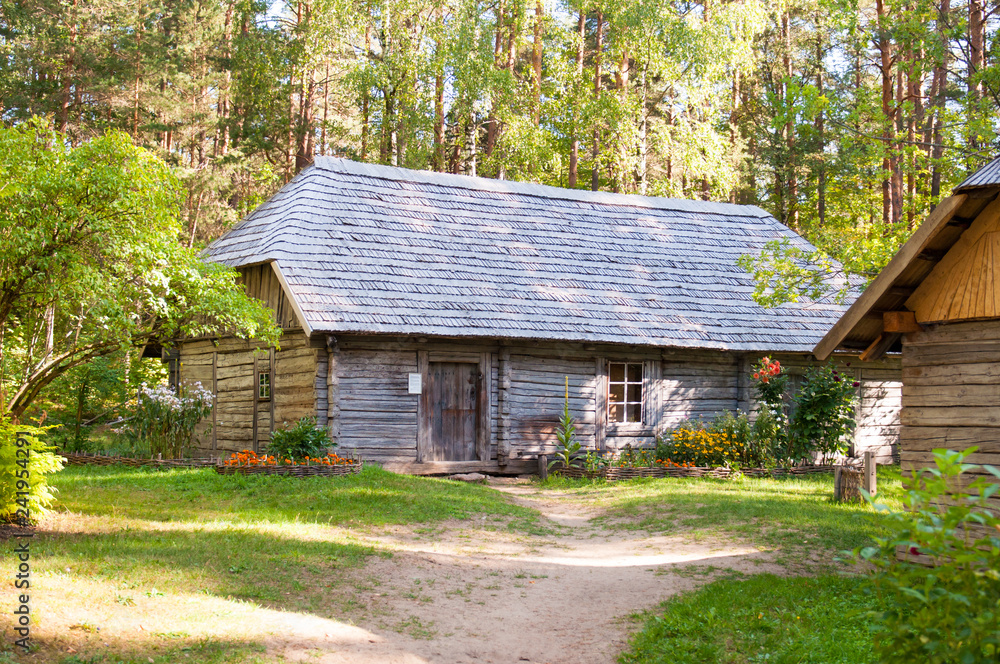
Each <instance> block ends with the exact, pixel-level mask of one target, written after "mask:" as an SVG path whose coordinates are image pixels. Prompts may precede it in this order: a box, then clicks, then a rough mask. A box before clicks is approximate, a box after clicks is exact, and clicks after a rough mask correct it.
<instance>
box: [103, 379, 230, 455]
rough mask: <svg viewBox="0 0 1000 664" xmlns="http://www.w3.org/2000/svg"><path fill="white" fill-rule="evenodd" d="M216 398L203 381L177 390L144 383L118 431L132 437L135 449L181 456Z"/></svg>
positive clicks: (182, 386)
mask: <svg viewBox="0 0 1000 664" xmlns="http://www.w3.org/2000/svg"><path fill="white" fill-rule="evenodd" d="M213 400H214V397H213V395H212V392H211V391H210V390H208V389H206V388H203V387H202V386H201V383H195V384H194V385H190V386H189V385H183V384H182V385H180V386H179V388H178V389H177V391H176V392H174V391H173V390H172V389H171V388H170V387H169V386H168V385H158V386H157V387H154V388H148V387H146V386H145V385H143V386H142V389H140V390H139V395H138V396H137V397H136V400H135V402H134V403H133V408H132V412H131V413H130V414H129V415H128V416H127V417H126V418H125V420H124V421H123V425H122V427H121V428H119V429H118V430H117V431H118V433H121V434H124V435H125V436H127V437H128V439H129V440H130V441H131V442H132V446H131V449H132V450H133V451H139V450H141V451H146V450H148V451H149V454H150V455H154V456H155V455H162V456H163V458H164V459H179V458H180V457H181V456H183V455H184V453H185V452H186V451H187V450H188V449H189V448H190V447H191V439H192V437H193V436H194V429H195V427H196V426H198V423H199V422H201V420H202V419H204V418H205V417H207V416H208V415H209V414H210V413H211V412H212V402H213Z"/></svg>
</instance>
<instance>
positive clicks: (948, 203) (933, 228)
mask: <svg viewBox="0 0 1000 664" xmlns="http://www.w3.org/2000/svg"><path fill="white" fill-rule="evenodd" d="M967 198H968V195H967V194H964V193H959V194H954V195H952V196H949V197H948V198H946V199H944V200H943V201H941V202H940V203H939V204H938V205H937V207H935V208H934V210H933V211H932V212H931V213H930V215H929V216H928V217H927V220H926V221H924V223H922V224H921V225H920V228H918V229H917V231H916V232H915V233H914V234H913V237H911V238H910V239H909V240H908V241H907V242H906V244H904V245H903V246H902V247H901V248H900V250H899V251H898V252H896V255H895V256H894V257H893V259H892V260H891V261H889V264H888V265H886V266H885V269H883V270H882V272H880V273H879V275H878V276H877V277H876V278H875V281H873V282H872V283H871V285H869V286H868V288H866V289H865V292H864V293H862V294H861V296H860V297H859V298H858V299H857V300H855V301H854V303H853V304H852V305H851V306H850V308H849V309H848V310H847V311H846V312H845V313H844V315H843V316H841V317H840V320H838V321H837V323H836V324H835V325H834V326H833V327H832V328H830V331H829V332H827V333H826V336H824V337H823V339H822V340H820V342H819V343H818V344H816V347H815V348H814V349H813V355H815V356H816V359H818V360H820V361H823V360H825V359H827V358H828V357H830V355H831V354H832V353H833V351H834V350H836V349H837V348H838V347H840V345H841V344H842V343H843V342H844V340H845V339H846V338H847V337H848V336H849V335H850V334H851V332H852V331H853V330H854V328H855V327H856V326H857V325H858V323H859V322H861V321H862V320H863V319H864V318H865V317H866V316H867V315H868V314H869V313H870V312H871V311H872V310H873V309H874V308H875V305H876V304H877V303H878V301H879V300H880V299H881V298H882V297H883V296H884V295H886V293H887V292H888V291H889V289H890V288H892V287H893V285H894V284H895V282H896V279H898V278H899V276H900V275H901V274H902V273H903V271H904V270H905V269H906V268H907V267H908V266H909V265H910V264H911V263H912V262H913V261H914V260H917V258H918V257H919V256H920V254H921V252H923V251H924V250H925V249H926V248H927V246H928V245H929V244H930V243H931V242H932V241H933V240H934V238H935V237H936V236H937V234H938V233H939V232H940V231H941V230H942V229H943V228H945V227H946V226H947V225H948V222H949V221H951V219H952V217H953V216H954V215H955V212H957V211H958V209H959V208H960V207H962V204H963V203H965V201H966V199H967ZM877 342H878V339H877V338H876V339H875V341H874V343H877ZM869 348H871V346H870V347H869ZM884 352H885V351H884V350H883V353H884ZM881 354H882V353H879V354H878V355H881ZM871 359H876V358H875V357H872V358H871Z"/></svg>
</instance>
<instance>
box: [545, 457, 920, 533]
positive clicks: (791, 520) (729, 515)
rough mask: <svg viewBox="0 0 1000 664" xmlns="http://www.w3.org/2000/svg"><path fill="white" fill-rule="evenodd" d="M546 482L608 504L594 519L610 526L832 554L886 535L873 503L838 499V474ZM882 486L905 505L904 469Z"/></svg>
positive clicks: (889, 498) (888, 475)
mask: <svg viewBox="0 0 1000 664" xmlns="http://www.w3.org/2000/svg"><path fill="white" fill-rule="evenodd" d="M542 486H544V487H546V488H554V489H560V490H562V491H567V492H569V493H570V494H571V495H573V496H578V497H582V498H587V499H590V500H592V501H594V502H595V503H597V504H598V505H600V506H602V507H603V508H604V513H603V514H602V516H601V517H599V518H598V519H597V520H596V522H597V523H600V524H601V525H604V526H606V527H609V528H617V529H625V530H645V531H648V532H651V533H658V534H672V533H673V534H685V535H690V536H694V537H699V536H719V537H723V538H725V537H739V538H741V539H744V540H747V541H750V542H753V543H755V544H758V545H760V546H764V547H768V548H785V549H801V548H803V547H804V548H807V549H813V548H818V549H824V550H827V551H830V550H832V551H842V550H846V549H853V548H854V547H856V546H862V545H865V544H868V543H869V542H870V541H871V538H872V537H873V536H876V535H881V534H882V533H883V529H882V527H881V526H880V521H879V515H878V513H877V512H876V511H875V510H874V509H873V508H872V507H871V506H869V505H867V504H852V503H837V502H834V500H833V475H832V474H817V475H802V476H799V477H788V478H780V479H763V478H750V477H745V478H742V479H738V480H714V479H697V478H664V479H637V480H629V481H625V482H601V481H596V482H595V481H593V480H567V479H565V478H556V479H554V480H549V481H548V482H546V483H544V484H543V485H542ZM878 490H879V491H878V495H877V496H876V501H877V502H879V503H883V504H886V505H888V506H889V507H890V508H892V509H901V504H900V498H901V496H902V489H901V487H900V472H899V468H898V467H894V466H880V467H879V469H878Z"/></svg>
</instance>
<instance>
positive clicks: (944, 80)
mask: <svg viewBox="0 0 1000 664" xmlns="http://www.w3.org/2000/svg"><path fill="white" fill-rule="evenodd" d="M949 13H951V0H941V7H940V14H939V15H938V25H943V24H945V23H947V19H948V14H949ZM938 32H939V34H940V35H941V60H940V61H939V62H938V63H936V65H935V67H934V83H933V85H932V86H931V89H932V93H931V94H932V100H931V101H932V103H933V104H934V118H933V123H934V127H933V129H932V131H931V140H930V143H931V198H932V199H934V200H937V198H938V196H940V195H941V158H942V157H943V156H944V144H943V141H942V137H941V130H942V129H943V123H944V120H943V117H942V116H943V114H944V105H945V101H946V99H947V96H946V95H947V88H948V64H949V63H948V52H949V51H948V36H947V34H946V33H945V31H944V30H943V29H939V30H938Z"/></svg>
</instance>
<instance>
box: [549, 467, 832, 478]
mask: <svg viewBox="0 0 1000 664" xmlns="http://www.w3.org/2000/svg"><path fill="white" fill-rule="evenodd" d="M835 468H836V466H834V465H830V464H824V465H808V466H793V467H791V468H741V469H739V470H733V469H730V468H711V467H708V466H694V467H688V468H685V467H676V466H674V467H664V466H646V467H638V468H636V467H632V468H618V467H610V468H599V469H596V470H591V471H588V470H586V469H584V468H577V467H570V468H554V469H553V471H555V472H559V473H560V474H561V475H563V476H564V477H572V478H576V479H584V478H589V479H598V478H600V479H605V480H608V481H609V482H614V481H616V480H631V479H635V478H637V477H711V478H715V479H727V478H729V477H733V476H739V475H740V474H743V475H745V476H747V477H785V476H789V475H811V474H814V473H832V472H833V471H834V469H835Z"/></svg>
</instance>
